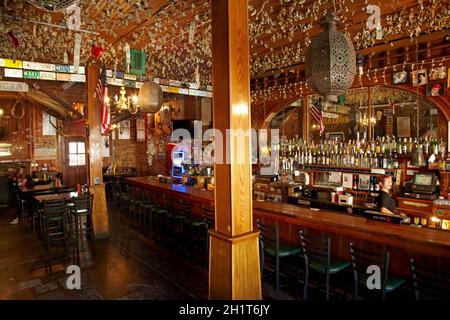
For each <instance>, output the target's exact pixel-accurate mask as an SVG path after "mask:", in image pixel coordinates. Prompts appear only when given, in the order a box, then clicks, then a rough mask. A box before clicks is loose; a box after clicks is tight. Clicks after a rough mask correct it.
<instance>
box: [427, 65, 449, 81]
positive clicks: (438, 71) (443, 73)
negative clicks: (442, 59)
mask: <svg viewBox="0 0 450 320" xmlns="http://www.w3.org/2000/svg"><path fill="white" fill-rule="evenodd" d="M445 78H447V67H439V68H433V69H430V73H429V74H428V79H429V80H430V81H433V80H442V79H445Z"/></svg>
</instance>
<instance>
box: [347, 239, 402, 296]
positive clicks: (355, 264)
mask: <svg viewBox="0 0 450 320" xmlns="http://www.w3.org/2000/svg"><path fill="white" fill-rule="evenodd" d="M349 247H350V255H351V257H352V271H353V282H354V284H353V299H356V298H357V297H358V293H359V286H360V285H361V287H362V288H366V287H367V279H368V278H369V275H368V274H367V267H369V266H372V265H375V266H379V267H380V271H381V279H380V280H381V288H380V289H374V290H376V291H375V292H380V293H381V299H382V300H385V299H386V293H390V292H393V291H395V290H397V289H398V288H400V287H401V286H402V285H403V284H404V283H405V279H402V278H397V277H392V276H389V259H390V252H389V251H385V252H384V253H378V252H376V253H375V252H369V251H367V250H363V249H360V248H356V247H355V246H354V245H353V243H350V244H349Z"/></svg>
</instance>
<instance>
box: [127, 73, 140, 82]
mask: <svg viewBox="0 0 450 320" xmlns="http://www.w3.org/2000/svg"><path fill="white" fill-rule="evenodd" d="M124 78H125V79H126V80H134V81H136V79H137V78H136V75H134V74H129V73H125V76H124Z"/></svg>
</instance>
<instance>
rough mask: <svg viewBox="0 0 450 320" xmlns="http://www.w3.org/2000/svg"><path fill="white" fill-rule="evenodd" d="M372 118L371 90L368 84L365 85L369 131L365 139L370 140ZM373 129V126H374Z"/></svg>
mask: <svg viewBox="0 0 450 320" xmlns="http://www.w3.org/2000/svg"><path fill="white" fill-rule="evenodd" d="M370 119H372V90H370V86H367V120H368V128H369V130H368V131H369V132H368V134H367V141H371V140H372V136H373V134H372V124H371V122H370ZM374 129H375V128H374Z"/></svg>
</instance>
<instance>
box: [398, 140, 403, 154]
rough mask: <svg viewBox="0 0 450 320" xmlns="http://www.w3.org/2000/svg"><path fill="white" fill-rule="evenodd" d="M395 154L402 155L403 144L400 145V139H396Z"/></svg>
mask: <svg viewBox="0 0 450 320" xmlns="http://www.w3.org/2000/svg"><path fill="white" fill-rule="evenodd" d="M397 154H399V155H400V154H403V143H402V138H398V143H397Z"/></svg>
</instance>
